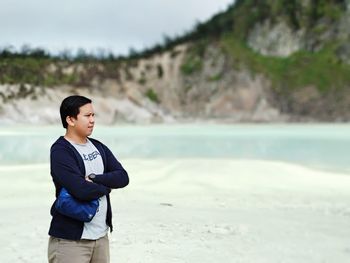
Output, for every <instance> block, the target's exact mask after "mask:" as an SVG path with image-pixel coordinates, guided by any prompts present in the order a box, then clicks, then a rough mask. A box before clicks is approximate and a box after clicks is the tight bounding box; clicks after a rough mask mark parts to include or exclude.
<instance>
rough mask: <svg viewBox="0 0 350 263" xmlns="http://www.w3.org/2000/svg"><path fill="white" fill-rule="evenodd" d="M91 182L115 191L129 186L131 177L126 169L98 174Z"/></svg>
mask: <svg viewBox="0 0 350 263" xmlns="http://www.w3.org/2000/svg"><path fill="white" fill-rule="evenodd" d="M91 180H92V181H93V182H94V183H96V184H101V185H103V186H106V187H109V188H114V189H116V188H123V187H125V186H127V185H128V184H129V176H128V173H127V172H126V171H125V170H124V169H118V170H115V171H112V172H106V173H103V174H97V175H94V176H92V178H91Z"/></svg>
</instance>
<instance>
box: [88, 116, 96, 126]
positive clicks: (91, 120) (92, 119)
mask: <svg viewBox="0 0 350 263" xmlns="http://www.w3.org/2000/svg"><path fill="white" fill-rule="evenodd" d="M89 122H90V123H92V124H93V123H95V117H94V116H93V115H90V118H89Z"/></svg>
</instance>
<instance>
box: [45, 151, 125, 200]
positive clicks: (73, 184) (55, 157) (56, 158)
mask: <svg viewBox="0 0 350 263" xmlns="http://www.w3.org/2000/svg"><path fill="white" fill-rule="evenodd" d="M106 150H107V151H108V153H106V156H107V160H106V166H107V167H106V168H105V171H106V173H103V174H98V175H96V178H95V179H94V180H93V182H91V181H90V182H89V181H88V180H86V179H85V178H84V176H82V175H81V172H80V170H79V168H78V167H77V164H76V160H75V159H74V157H73V156H72V155H71V153H70V152H69V151H68V150H66V149H57V150H53V151H52V152H51V156H50V159H51V175H52V178H53V180H54V182H55V185H56V187H58V188H61V187H65V188H66V189H67V190H68V192H69V193H70V194H71V195H73V196H74V197H76V198H77V199H80V200H85V201H89V200H93V199H97V198H99V197H101V196H104V195H106V194H109V193H110V191H111V188H121V187H125V186H126V185H128V183H129V177H128V174H127V172H126V171H125V170H124V168H123V167H122V166H121V164H120V163H119V162H118V161H117V159H116V158H115V157H114V156H113V154H112V153H111V152H110V150H109V149H108V148H107V147H106Z"/></svg>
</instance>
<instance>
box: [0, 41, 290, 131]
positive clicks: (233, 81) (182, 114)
mask: <svg viewBox="0 0 350 263" xmlns="http://www.w3.org/2000/svg"><path fill="white" fill-rule="evenodd" d="M187 49H188V46H187V45H181V46H178V47H176V49H175V50H173V51H171V52H165V53H163V54H158V55H154V56H153V57H151V58H149V59H141V60H139V61H137V63H136V64H133V65H129V66H128V67H121V68H119V69H117V70H119V74H118V75H119V76H120V78H119V79H109V78H106V79H103V78H92V80H91V82H90V84H89V85H88V86H79V87H74V86H56V87H51V88H47V87H34V86H30V85H1V86H0V94H2V96H1V97H0V101H1V104H0V105H1V106H0V114H1V122H2V123H9V122H16V123H18V122H20V123H57V122H59V121H60V119H59V111H58V109H59V105H60V102H61V101H62V100H63V98H65V97H66V96H69V95H70V94H80V95H84V96H87V97H90V98H92V99H93V102H94V107H95V110H96V112H97V113H98V121H99V122H101V123H104V124H113V123H115V122H128V123H154V122H175V121H188V120H194V119H200V120H208V119H210V120H216V121H234V122H239V121H246V122H248V121H254V122H270V121H286V120H287V119H288V118H287V115H285V114H280V112H279V110H278V108H276V107H274V106H272V104H271V103H270V96H269V89H268V87H269V81H268V80H267V79H265V78H264V77H263V76H254V77H253V76H252V75H251V74H250V73H249V71H248V70H240V71H239V70H234V69H233V67H232V62H231V61H229V60H228V58H227V57H226V56H224V54H223V53H222V51H220V49H219V48H218V47H216V46H210V47H208V48H207V49H206V52H205V55H204V59H203V61H204V64H203V66H202V70H200V71H198V72H195V73H194V74H190V75H185V74H184V73H183V72H181V65H182V64H183V63H184V59H185V56H186V54H187ZM51 70H52V69H51ZM68 70H71V71H72V69H71V68H70V69H67V72H68ZM150 91H152V93H153V94H154V95H155V96H156V97H155V96H153V97H152V96H150V95H148V94H149V92H150Z"/></svg>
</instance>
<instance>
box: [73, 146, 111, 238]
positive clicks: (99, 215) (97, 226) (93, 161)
mask: <svg viewBox="0 0 350 263" xmlns="http://www.w3.org/2000/svg"><path fill="white" fill-rule="evenodd" d="M69 142H70V143H71V144H72V145H73V146H74V148H75V149H76V150H77V151H78V152H79V154H80V155H81V158H83V161H84V165H85V173H86V174H85V175H89V174H91V173H94V174H102V173H103V171H104V166H103V160H102V157H101V154H100V153H99V151H98V150H97V148H96V147H95V145H93V143H92V142H91V141H90V140H89V139H87V142H86V143H84V144H78V143H75V142H72V141H69ZM106 216H107V198H106V196H102V197H100V198H99V207H98V209H97V212H96V215H95V216H94V217H93V219H92V220H91V221H90V222H85V223H84V230H83V234H82V236H81V239H90V240H96V239H99V238H101V237H103V236H105V235H106V234H107V233H108V225H107V224H106Z"/></svg>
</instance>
